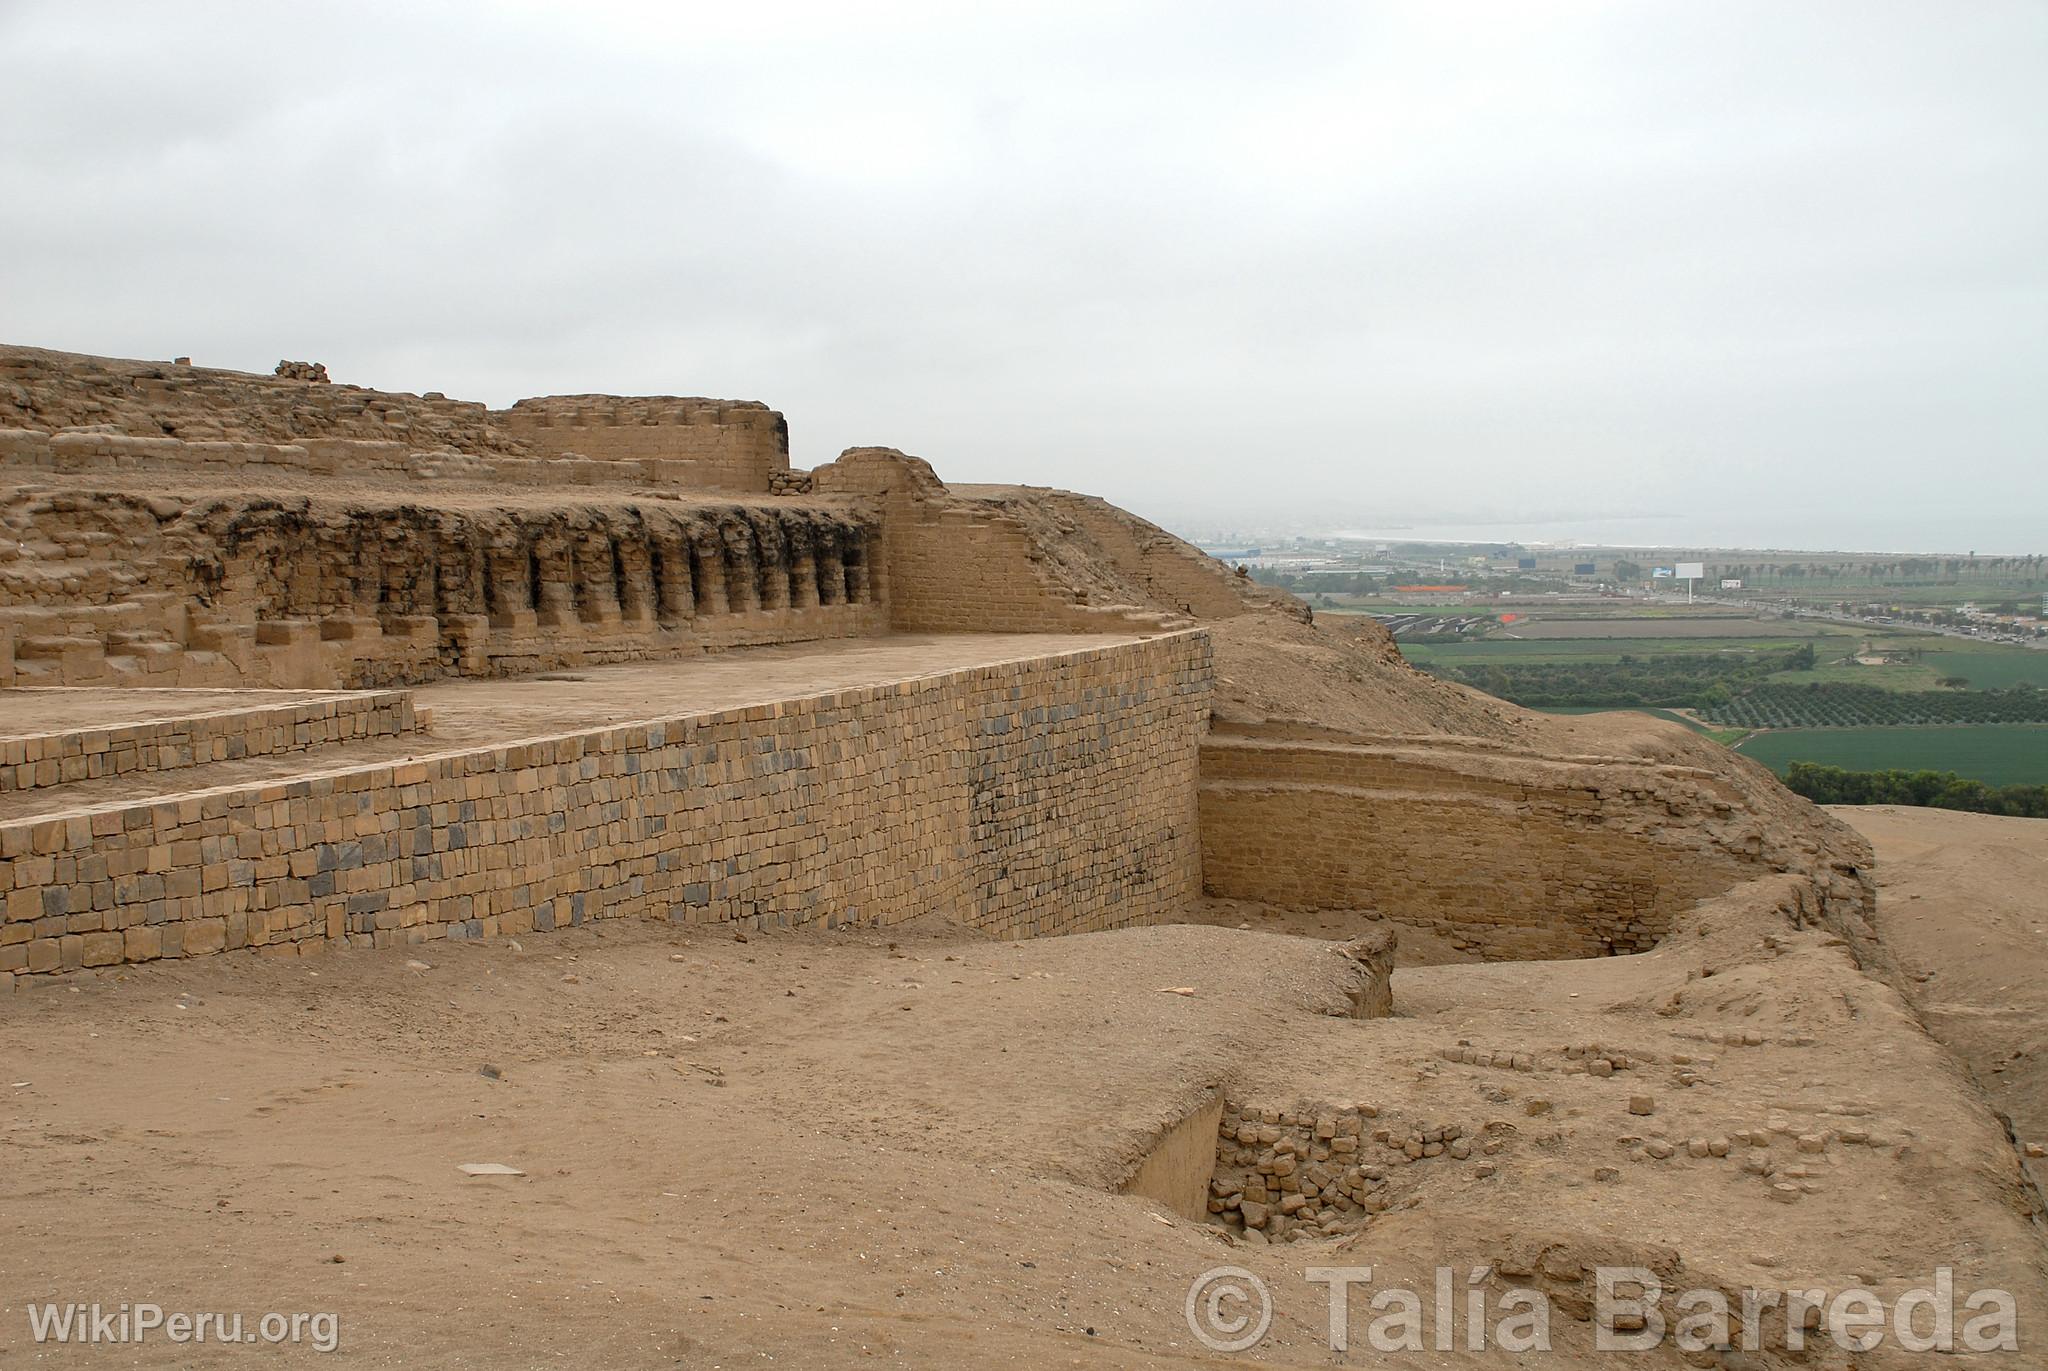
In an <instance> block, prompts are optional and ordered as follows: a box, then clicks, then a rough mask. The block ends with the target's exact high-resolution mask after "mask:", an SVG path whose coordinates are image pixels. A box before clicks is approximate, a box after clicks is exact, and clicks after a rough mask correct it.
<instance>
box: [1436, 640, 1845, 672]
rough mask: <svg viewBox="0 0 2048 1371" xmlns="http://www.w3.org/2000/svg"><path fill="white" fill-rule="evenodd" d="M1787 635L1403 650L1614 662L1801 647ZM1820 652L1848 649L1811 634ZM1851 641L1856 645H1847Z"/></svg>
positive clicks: (1467, 660) (1447, 656) (1488, 659)
mask: <svg viewBox="0 0 2048 1371" xmlns="http://www.w3.org/2000/svg"><path fill="white" fill-rule="evenodd" d="M1800 641H1804V640H1795V639H1789V638H1574V639H1559V638H1547V639H1545V638H1482V639H1479V640H1476V641H1468V642H1457V643H1425V642H1404V643H1402V644H1401V653H1402V655H1403V656H1405V657H1407V658H1408V660H1409V661H1411V662H1414V663H1416V664H1417V665H1418V666H1419V665H1422V664H1424V663H1429V664H1433V665H1442V666H1485V665H1487V664H1489V663H1500V664H1502V665H1505V664H1507V663H1510V662H1512V663H1515V664H1516V665H1522V664H1534V663H1538V662H1544V663H1556V662H1613V661H1618V660H1620V659H1621V658H1622V657H1624V656H1629V657H1638V658H1640V657H1675V656H1680V655H1691V654H1693V653H1714V652H1726V653H1759V652H1762V653H1777V652H1785V651H1787V650H1789V649H1791V648H1795V647H1797V646H1799V643H1800ZM1811 641H1813V642H1814V643H1815V644H1816V646H1815V649H1814V650H1815V652H1816V654H1818V655H1823V656H1825V655H1829V654H1832V655H1835V656H1840V655H1841V653H1842V652H1844V651H1846V650H1847V649H1846V648H1844V647H1842V646H1841V645H1840V643H1839V642H1838V641H1828V639H1827V635H1826V634H1825V633H1815V634H1813V635H1812V639H1811ZM1850 646H1854V644H1850Z"/></svg>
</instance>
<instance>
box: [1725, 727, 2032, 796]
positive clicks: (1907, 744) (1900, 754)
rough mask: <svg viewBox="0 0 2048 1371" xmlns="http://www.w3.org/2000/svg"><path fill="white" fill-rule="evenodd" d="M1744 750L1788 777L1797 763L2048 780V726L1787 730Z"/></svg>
mask: <svg viewBox="0 0 2048 1371" xmlns="http://www.w3.org/2000/svg"><path fill="white" fill-rule="evenodd" d="M1738 750H1739V751H1740V752H1741V753H1742V755H1743V756H1745V757H1749V758H1752V759H1753V760H1755V761H1759V762H1762V763H1763V764H1764V765H1765V766H1768V767H1770V768H1771V769H1772V770H1773V771H1776V772H1778V773H1779V774H1780V775H1783V774H1784V772H1785V769H1786V768H1787V767H1789V766H1790V765H1791V764H1792V763H1793V762H1815V763H1818V764H1820V765H1822V766H1838V767H1841V768H1843V769H1844V770H1848V771H1892V770H1897V771H1953V772H1955V773H1956V774H1957V775H1959V776H1966V777H1969V778H1970V779H1972V780H1978V781H1982V782H1984V783H1985V784H1986V785H2044V784H2048V724H1960V725H1953V726H1941V727H1934V728H1784V729H1771V730H1769V731H1767V732H1762V733H1757V734H1755V735H1753V736H1752V737H1751V738H1750V739H1749V740H1748V741H1747V742H1744V743H1742V744H1741V745H1740V747H1739V748H1738Z"/></svg>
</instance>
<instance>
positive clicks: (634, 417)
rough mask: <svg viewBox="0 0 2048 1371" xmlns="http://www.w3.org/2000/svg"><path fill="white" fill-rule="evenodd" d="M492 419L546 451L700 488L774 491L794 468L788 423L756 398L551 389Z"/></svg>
mask: <svg viewBox="0 0 2048 1371" xmlns="http://www.w3.org/2000/svg"><path fill="white" fill-rule="evenodd" d="M491 418H492V420H493V421H494V422H495V423H496V424H497V425H498V427H499V428H501V429H502V430H503V431H504V432H505V433H507V434H508V435H510V436H511V437H513V438H516V439H520V440H522V441H523V442H525V443H526V444H527V445H529V446H530V447H532V448H533V450H534V451H535V452H536V453H537V454H539V455H540V456H542V457H554V456H559V455H562V454H565V453H573V454H575V455H577V456H581V457H587V458H590V459H592V460H594V461H598V462H627V463H633V464H637V465H640V466H642V467H643V468H644V469H646V470H648V471H650V472H657V473H659V476H660V479H662V480H664V481H670V482H673V483H675V484H677V485H684V486H689V487H691V488H693V489H697V490H727V491H734V492H743V493H750V494H767V493H768V492H769V491H770V489H771V488H772V487H773V485H774V478H775V476H776V475H777V474H778V473H784V472H787V471H788V470H789V425H788V424H787V423H786V422H785V421H784V419H783V417H782V416H781V415H780V414H778V413H777V412H776V411H774V410H772V409H770V408H768V407H767V406H766V405H763V404H760V403H758V402H756V401H740V400H706V399H700V398H683V397H678V396H671V395H662V396H618V395H548V396H541V397H537V398H535V399H531V400H521V401H519V402H518V403H517V404H515V405H513V406H512V408H510V409H505V410H498V411H496V412H494V413H493V414H492V415H491Z"/></svg>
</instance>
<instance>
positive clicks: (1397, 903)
mask: <svg viewBox="0 0 2048 1371" xmlns="http://www.w3.org/2000/svg"><path fill="white" fill-rule="evenodd" d="M1201 810H1202V869H1203V878H1204V885H1205V888H1206V889H1207V890H1208V892H1209V893H1211V894H1214V895H1219V896H1226V897H1230V898H1236V899H1247V900H1256V901H1260V902H1264V903H1268V904H1274V905H1279V906H1283V907H1287V908H1296V909H1366V910H1371V911H1374V912H1375V913H1378V914H1381V915H1384V916H1385V917H1387V918H1389V919H1392V920H1394V921H1395V922H1397V923H1401V924H1406V925H1409V926H1412V927H1417V928H1424V929H1428V930H1431V931H1433V932H1437V933H1441V934H1443V935H1445V936H1447V937H1448V938H1450V939H1451V940H1452V941H1453V942H1454V943H1456V944H1458V945H1459V946H1461V947H1465V948H1467V949H1469V950H1472V951H1476V952H1479V953H1480V954H1482V955H1484V956H1487V957H1489V958H1504V959H1505V958H1513V959H1523V958H1552V957H1586V956H1599V955H1605V954H1609V953H1616V952H1638V951H1643V950H1646V949H1648V948H1649V947H1652V946H1654V945H1655V944H1656V942H1657V941H1658V940H1659V939H1661V938H1662V937H1663V936H1664V935H1665V933H1666V932H1668V931H1669V929H1670V927H1671V923H1672V920H1673V919H1674V918H1675V917H1676V916H1678V915H1679V914H1681V913H1683V912H1684V911H1686V910H1688V909H1690V908H1691V907H1692V906H1693V904H1694V903H1695V902H1697V901H1698V900H1700V899H1701V898H1703V897H1705V896H1707V895H1711V894H1716V893H1719V892H1720V891H1723V890H1726V889H1729V888H1730V887H1732V886H1734V885H1736V884H1738V883H1740V882H1742V881H1745V880H1749V879H1752V878H1753V877H1754V876H1756V875H1758V874H1759V873H1760V870H1761V869H1762V868H1761V867H1760V866H1759V860H1760V859H1759V857H1758V856H1757V855H1756V854H1755V853H1753V852H1750V851H1746V850H1744V849H1745V848H1746V847H1747V844H1746V843H1744V842H1741V841H1739V840H1738V841H1737V842H1734V843H1732V844H1731V843H1729V842H1726V841H1723V839H1722V837H1721V835H1719V834H1717V833H1716V832H1714V831H1713V828H1714V823H1715V822H1716V816H1717V815H1718V814H1724V813H1726V812H1728V811H1729V810H1730V806H1729V803H1728V800H1727V798H1726V797H1725V796H1724V795H1722V794H1720V793H1718V792H1717V790H1716V789H1715V788H1714V787H1712V786H1710V785H1706V784H1702V783H1700V782H1699V781H1698V779H1697V778H1692V777H1686V776H1679V775H1672V774H1660V771H1659V769H1658V768H1654V767H1647V766H1643V765H1640V764H1637V765H1633V766H1632V765H1630V764H1629V763H1627V762H1625V761H1622V760H1620V759H1611V760H1607V761H1605V762H1604V763H1603V764H1602V765H1599V766H1589V765H1577V766H1574V765H1570V764H1560V763H1557V762H1552V761H1543V760H1538V759H1534V758H1526V757H1513V756H1505V755H1498V754H1495V755H1489V754H1488V753H1486V752H1484V751H1472V752H1468V751H1461V750H1459V749H1457V748H1454V747H1451V748H1442V749H1432V748H1429V747H1427V746H1426V745H1417V744H1413V743H1411V744H1410V745H1408V746H1399V745H1386V746H1378V745H1368V744H1364V743H1360V742H1349V743H1347V742H1340V741H1334V740H1329V739H1322V740H1309V739H1299V740H1275V739H1257V738H1245V737H1233V736H1230V735H1229V734H1227V733H1226V734H1221V735H1215V736H1212V737H1210V738H1209V739H1208V740H1207V741H1206V742H1205V743H1204V744H1203V747H1202V802H1201Z"/></svg>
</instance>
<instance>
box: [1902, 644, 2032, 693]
mask: <svg viewBox="0 0 2048 1371" xmlns="http://www.w3.org/2000/svg"><path fill="white" fill-rule="evenodd" d="M1921 660H1922V661H1923V662H1925V663H1926V664H1927V665H1928V666H1930V667H1932V668H1933V669H1934V670H1935V672H1936V673H1938V674H1939V675H1942V676H1961V677H1964V678H1965V679H1967V680H1968V681H1969V683H1970V689H1972V690H2002V689H2010V688H2011V687H2013V686H2016V685H2031V686H2039V687H2041V688H2042V689H2044V690H2048V652H2043V651H2041V650H2039V649H2037V648H2011V647H2001V646H1998V645H1995V644H1991V643H1986V644H1984V645H1983V646H1981V647H1975V646H1973V647H1970V648H1964V649H1962V650H1960V651H1944V652H1930V653H1928V654H1927V655H1926V656H1925V657H1923V658H1922V659H1921Z"/></svg>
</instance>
